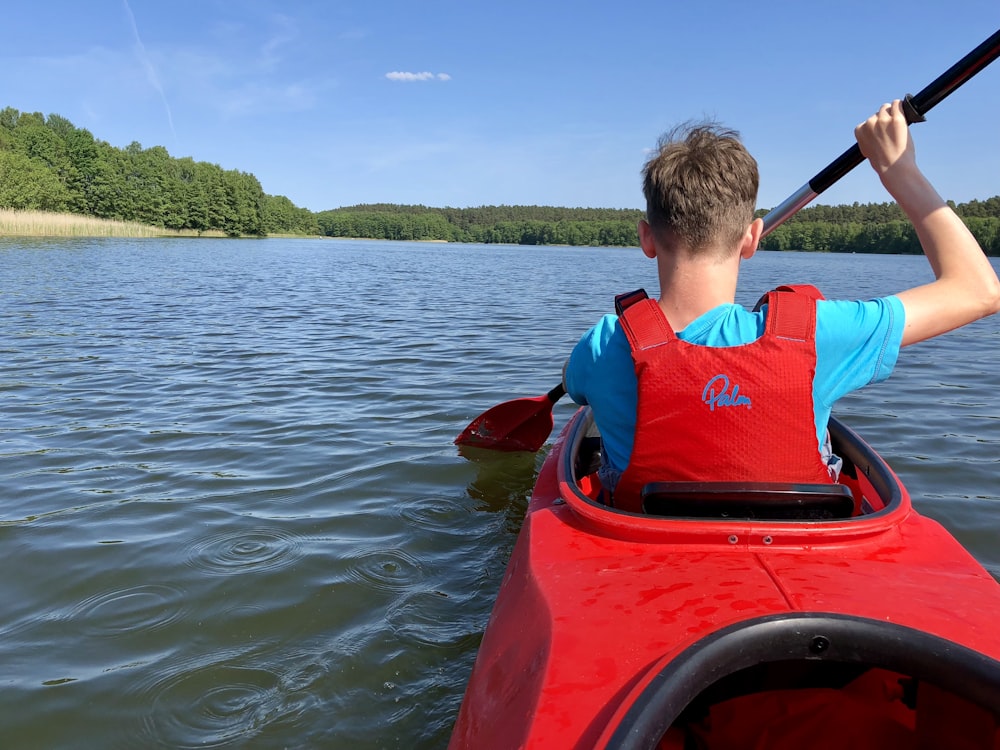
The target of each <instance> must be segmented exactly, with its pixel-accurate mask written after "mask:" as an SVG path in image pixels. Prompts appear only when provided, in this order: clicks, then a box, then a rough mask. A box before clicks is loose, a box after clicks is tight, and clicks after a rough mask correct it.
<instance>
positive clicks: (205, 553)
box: [187, 527, 304, 575]
mask: <svg viewBox="0 0 1000 750" xmlns="http://www.w3.org/2000/svg"><path fill="white" fill-rule="evenodd" d="M303 544H304V540H303V539H302V538H300V537H298V536H297V535H295V534H292V533H289V532H286V531H284V530H282V529H276V528H267V527H261V528H256V529H247V530H236V531H225V532H220V533H217V534H211V535H209V536H206V537H203V538H201V539H199V540H197V541H196V542H194V543H193V544H191V545H190V546H189V548H188V553H187V560H188V563H189V564H190V565H192V566H194V567H195V568H197V569H199V570H201V571H204V572H206V573H212V574H215V575H229V574H231V573H245V572H249V571H263V570H275V569H277V568H283V567H285V566H288V565H291V564H292V563H294V562H295V561H296V560H298V559H299V558H300V557H301V556H302V554H303Z"/></svg>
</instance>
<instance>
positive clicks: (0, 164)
mask: <svg viewBox="0 0 1000 750" xmlns="http://www.w3.org/2000/svg"><path fill="white" fill-rule="evenodd" d="M0 208H12V209H17V210H29V211H30V210H35V211H58V212H69V213H75V214H81V215H85V216H95V217H97V218H101V219H115V220H119V221H136V222H140V223H142V224H149V225H151V226H157V227H164V228H166V229H189V230H195V231H206V230H216V231H221V232H225V233H226V234H228V235H231V236H244V235H251V236H264V235H267V234H271V233H285V232H294V233H302V234H318V233H319V227H318V226H317V224H316V219H315V217H314V216H313V214H312V213H311V212H310V211H308V210H306V209H303V208H298V207H296V206H295V205H294V204H293V203H292V202H291V201H290V200H289V199H288V198H286V197H284V196H271V195H267V194H265V193H264V191H263V189H262V188H261V185H260V182H259V181H258V180H257V178H256V177H254V176H253V175H252V174H249V173H247V172H241V171H239V170H232V169H230V170H226V169H223V168H222V167H220V166H219V165H218V164H210V163H208V162H203V161H194V160H193V159H191V158H183V159H177V158H174V157H171V156H170V154H169V153H167V150H166V149H165V148H163V147H162V146H153V147H151V148H143V147H142V145H141V144H139V143H137V142H133V143H131V144H129V145H128V146H127V147H126V148H124V149H120V148H115V147H113V146H111V145H109V144H108V143H107V142H105V141H101V140H98V139H96V138H94V136H93V135H92V134H91V133H90V132H89V131H88V130H85V129H83V128H77V127H75V126H74V125H73V124H72V123H71V122H70V121H69V120H67V119H66V118H64V117H61V116H59V115H49V116H48V117H45V116H44V115H42V114H41V113H38V112H33V113H21V112H18V111H17V110H16V109H13V108H11V107H7V108H6V109H3V110H0Z"/></svg>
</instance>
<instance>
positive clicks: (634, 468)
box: [613, 286, 832, 512]
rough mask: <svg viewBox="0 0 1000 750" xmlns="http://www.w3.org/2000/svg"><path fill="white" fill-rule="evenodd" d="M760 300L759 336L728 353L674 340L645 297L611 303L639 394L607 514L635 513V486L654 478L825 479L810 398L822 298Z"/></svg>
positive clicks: (802, 290) (797, 293) (795, 290)
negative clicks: (763, 308)
mask: <svg viewBox="0 0 1000 750" xmlns="http://www.w3.org/2000/svg"><path fill="white" fill-rule="evenodd" d="M640 291H641V290H640ZM765 297H766V300H767V305H768V310H767V321H766V323H765V328H764V333H763V335H762V336H761V337H760V338H758V339H757V340H756V341H753V342H751V343H749V344H743V345H741V346H732V347H712V346H699V345H697V344H689V343H688V342H686V341H682V340H681V339H679V338H677V336H676V335H675V334H674V332H673V330H672V329H671V327H670V324H669V323H668V322H667V319H666V317H665V316H664V315H663V312H662V311H661V310H660V306H659V304H657V302H656V301H655V300H651V299H649V298H648V297H646V295H645V292H642V293H641V294H637V293H632V294H631V295H622V296H620V297H619V298H618V302H619V320H620V322H621V324H622V328H623V329H624V331H625V335H626V336H627V337H628V340H629V343H630V345H631V347H632V359H633V361H634V362H635V373H636V377H637V379H638V389H639V391H638V408H637V413H636V431H635V440H634V444H633V447H632V455H631V458H630V459H629V464H628V466H627V467H626V469H625V471H624V472H623V473H622V476H621V479H620V481H619V483H618V486H617V488H616V489H615V492H614V498H613V504H614V506H615V507H616V508H621V509H623V510H629V511H633V512H641V511H642V500H641V492H642V488H643V487H644V486H645V485H646V484H647V483H649V482H657V481H719V482H826V483H829V482H832V480H831V478H830V473H829V471H828V470H827V468H826V465H825V463H824V462H823V459H822V458H821V456H820V453H819V447H818V445H817V439H816V427H815V416H814V414H813V402H812V387H813V377H814V375H815V373H816V299H822V295H821V294H820V292H819V290H818V289H816V288H815V287H812V286H796V287H788V286H785V287H779V288H778V289H776V290H774V291H772V292H768V293H767V295H765ZM763 301H764V298H761V302H763Z"/></svg>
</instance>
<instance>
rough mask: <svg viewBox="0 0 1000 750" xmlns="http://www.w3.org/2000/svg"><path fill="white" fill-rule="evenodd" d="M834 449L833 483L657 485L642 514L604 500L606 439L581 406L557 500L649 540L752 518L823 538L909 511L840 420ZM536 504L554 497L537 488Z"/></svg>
mask: <svg viewBox="0 0 1000 750" xmlns="http://www.w3.org/2000/svg"><path fill="white" fill-rule="evenodd" d="M829 430H830V440H831V445H832V447H833V451H834V453H835V454H836V455H837V456H839V457H840V458H841V459H842V462H843V466H842V468H841V471H840V480H839V482H838V483H836V484H778V483H771V482H756V483H753V482H742V483H735V482H654V483H651V484H649V485H647V486H646V487H645V488H644V492H643V509H644V512H643V513H629V512H626V511H620V510H616V509H614V508H611V507H609V506H608V505H606V504H604V502H603V500H602V494H601V490H600V485H599V482H598V480H597V477H596V473H597V469H598V468H599V467H600V462H601V439H600V434H599V432H598V430H597V427H596V425H595V424H594V420H593V415H592V413H591V412H590V410H589V409H587V408H583V409H580V410H579V411H578V412H577V414H576V415H575V416H574V417H573V419H572V420H571V421H570V423H569V424H568V425H567V428H566V430H565V431H564V434H563V435H562V436H561V437H560V440H561V441H564V442H563V443H561V444H560V446H559V448H560V450H559V465H558V466H557V467H556V471H557V473H558V487H559V489H558V492H559V496H560V497H559V498H558V501H559V502H564V503H566V504H568V505H570V506H571V507H572V508H573V510H574V511H575V512H576V513H577V514H578V515H579V516H581V517H582V518H586V519H587V520H588V521H590V522H593V523H596V524H598V525H599V526H602V527H604V528H605V530H607V531H611V532H612V533H614V532H613V530H614V529H617V530H618V531H619V532H627V533H628V534H630V535H632V534H638V535H639V536H641V537H643V538H645V537H648V536H649V534H656V533H657V531H656V530H657V529H659V530H660V531H663V530H665V529H667V528H668V526H669V528H670V532H671V534H674V535H675V534H676V533H680V532H683V530H685V529H687V530H688V531H692V530H694V531H695V532H696V533H701V532H704V531H705V530H707V529H709V528H712V527H713V526H714V528H715V531H718V530H719V528H720V525H721V524H726V523H730V524H731V523H734V522H749V523H752V524H754V525H755V526H757V527H759V528H760V529H764V528H765V527H766V526H768V525H769V524H771V525H774V524H777V525H778V527H780V528H783V529H784V532H785V533H784V536H785V538H786V539H788V532H789V531H790V530H792V529H797V530H798V531H803V532H804V531H807V530H808V529H819V528H821V529H822V534H823V536H824V538H827V539H830V538H831V534H832V535H834V536H836V535H837V527H840V528H841V530H842V531H843V532H844V533H847V534H849V535H855V534H857V533H859V532H862V531H863V530H864V529H867V530H869V531H871V530H874V528H875V527H877V526H878V527H883V528H884V526H885V525H886V523H889V524H890V525H891V523H893V522H895V521H898V520H900V519H902V518H903V517H905V516H906V515H907V514H908V513H909V512H910V510H911V506H910V498H909V495H908V494H907V492H906V489H905V488H904V487H903V485H902V483H901V482H900V481H899V479H898V478H897V477H896V475H895V473H894V472H893V471H892V469H891V468H890V467H889V465H888V464H887V463H886V462H885V461H884V460H883V459H882V458H881V456H879V455H878V454H877V453H876V452H875V451H874V450H873V449H872V448H871V446H869V445H868V444H867V443H866V442H865V441H864V440H863V439H862V438H861V437H860V436H858V435H857V433H855V432H854V431H853V430H851V429H850V428H848V427H847V426H846V425H844V424H843V423H842V422H840V421H839V420H837V419H836V418H831V420H830V424H829ZM535 499H536V500H537V501H539V502H542V503H544V502H546V500H553V499H555V498H553V497H549V496H547V495H546V494H544V493H537V495H536V498H535Z"/></svg>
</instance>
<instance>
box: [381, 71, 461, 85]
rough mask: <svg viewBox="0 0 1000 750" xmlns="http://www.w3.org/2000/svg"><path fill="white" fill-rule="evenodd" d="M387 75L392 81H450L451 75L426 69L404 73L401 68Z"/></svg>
mask: <svg viewBox="0 0 1000 750" xmlns="http://www.w3.org/2000/svg"><path fill="white" fill-rule="evenodd" d="M385 77H386V78H388V79H389V80H390V81H404V82H407V83H409V82H412V81H434V80H437V81H450V80H451V76H450V75H448V74H447V73H428V72H427V71H424V72H423V73H404V72H403V71H400V70H394V71H392V72H391V73H386V74H385Z"/></svg>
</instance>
